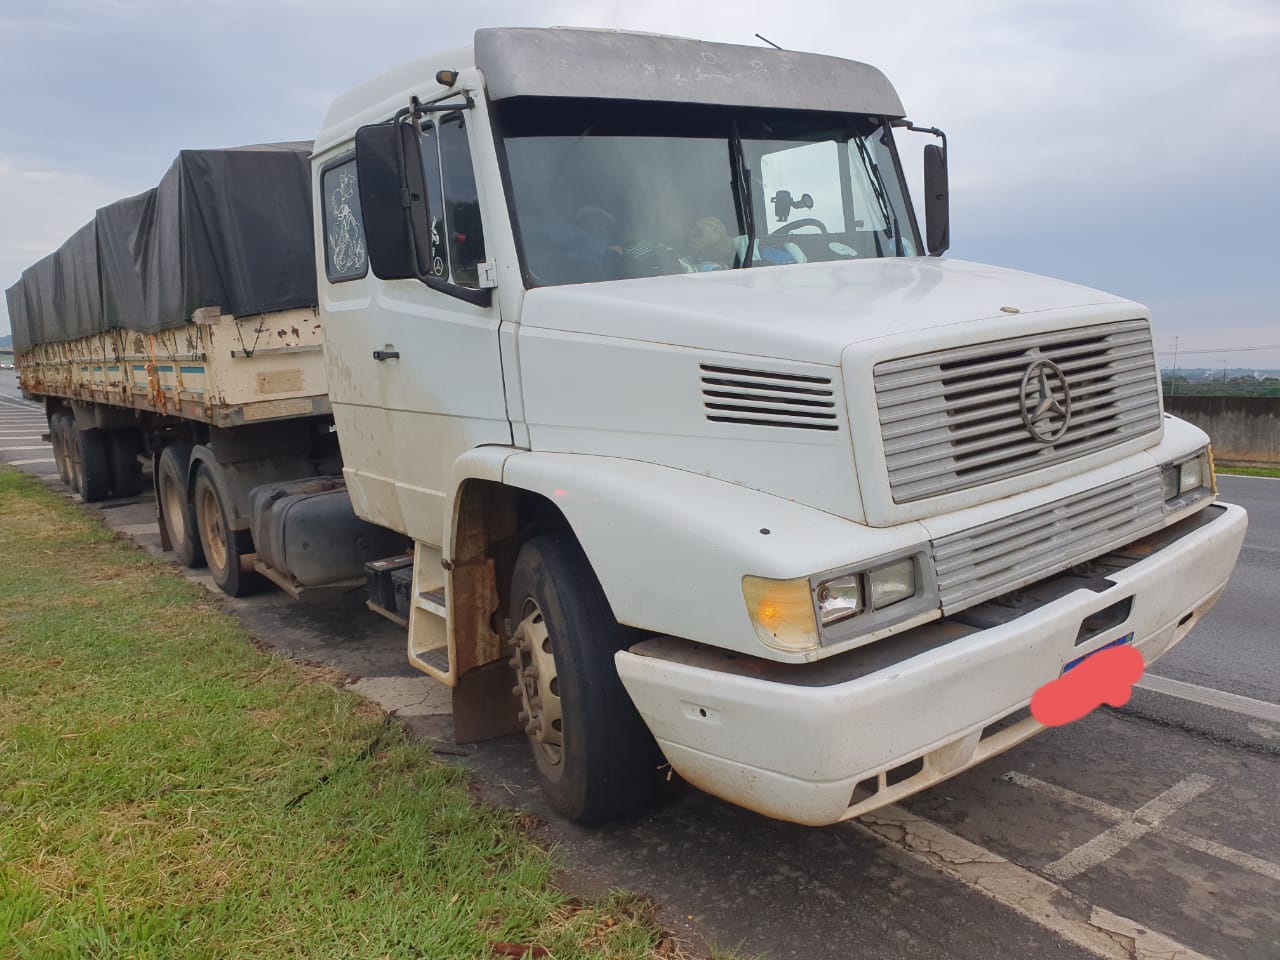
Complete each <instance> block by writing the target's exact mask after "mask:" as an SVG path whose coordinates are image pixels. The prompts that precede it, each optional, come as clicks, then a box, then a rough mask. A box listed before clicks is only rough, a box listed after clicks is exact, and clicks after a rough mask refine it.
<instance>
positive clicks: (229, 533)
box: [193, 463, 262, 597]
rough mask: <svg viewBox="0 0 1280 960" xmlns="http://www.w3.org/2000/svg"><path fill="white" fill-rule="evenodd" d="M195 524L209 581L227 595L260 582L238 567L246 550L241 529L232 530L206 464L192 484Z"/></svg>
mask: <svg viewBox="0 0 1280 960" xmlns="http://www.w3.org/2000/svg"><path fill="white" fill-rule="evenodd" d="M193 499H194V500H195V506H196V527H197V529H198V530H199V531H200V546H201V547H202V548H203V549H204V558H205V562H206V563H207V564H208V566H209V573H210V574H211V575H212V576H213V582H214V583H216V584H217V585H218V589H220V590H221V591H222V592H223V593H225V594H226V595H227V596H229V597H243V596H244V595H245V594H247V593H252V592H253V591H254V590H256V589H257V588H258V587H259V586H261V583H262V579H261V577H259V576H258V575H257V574H256V573H245V572H244V571H243V570H241V569H240V558H241V557H242V556H243V555H244V554H246V553H249V552H252V550H251V548H250V549H245V548H246V547H248V544H247V543H246V542H245V533H244V532H243V531H237V530H233V529H232V527H231V515H230V514H229V513H228V512H227V505H226V497H224V496H223V493H222V490H221V489H219V487H218V482H217V480H216V479H215V478H214V475H213V471H212V470H210V469H209V467H208V466H207V465H206V464H203V463H202V464H200V467H199V469H197V470H196V486H195V495H194V498H193Z"/></svg>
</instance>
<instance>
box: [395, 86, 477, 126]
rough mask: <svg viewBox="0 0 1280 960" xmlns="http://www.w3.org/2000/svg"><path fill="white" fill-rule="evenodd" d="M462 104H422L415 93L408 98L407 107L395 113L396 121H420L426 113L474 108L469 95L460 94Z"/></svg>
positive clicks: (448, 95)
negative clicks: (406, 118) (410, 119)
mask: <svg viewBox="0 0 1280 960" xmlns="http://www.w3.org/2000/svg"><path fill="white" fill-rule="evenodd" d="M446 96H447V97H452V96H455V94H447V95H446ZM462 97H463V100H464V102H463V103H441V102H439V101H434V100H433V101H431V102H430V103H423V102H422V101H421V100H419V99H418V95H417V94H416V93H415V94H414V95H413V96H411V97H410V98H409V106H407V107H401V108H400V109H399V110H397V111H396V119H397V120H400V119H402V118H404V117H408V116H412V117H413V119H415V120H421V119H422V117H423V116H424V115H425V114H428V113H457V112H458V111H459V110H471V109H472V108H474V107H475V105H476V101H475V98H474V97H472V96H471V94H469V93H465V92H464V93H463V94H462Z"/></svg>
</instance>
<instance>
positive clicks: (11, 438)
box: [0, 435, 40, 443]
mask: <svg viewBox="0 0 1280 960" xmlns="http://www.w3.org/2000/svg"><path fill="white" fill-rule="evenodd" d="M39 439H40V438H39V437H38V436H35V437H33V436H30V435H28V436H0V442H3V443H12V442H13V441H14V440H39Z"/></svg>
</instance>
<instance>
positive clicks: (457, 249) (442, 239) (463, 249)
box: [422, 114, 484, 289]
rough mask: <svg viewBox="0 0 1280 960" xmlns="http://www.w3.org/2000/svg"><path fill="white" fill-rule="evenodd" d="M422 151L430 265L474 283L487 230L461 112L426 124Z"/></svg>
mask: <svg viewBox="0 0 1280 960" xmlns="http://www.w3.org/2000/svg"><path fill="white" fill-rule="evenodd" d="M422 151H423V157H422V162H423V168H424V170H425V173H426V178H427V190H428V191H429V193H430V197H429V202H430V205H431V271H432V273H433V274H435V276H437V277H439V278H440V279H442V280H448V281H450V282H451V283H455V284H457V285H458V286H460V287H469V288H472V289H476V288H478V287H479V286H480V272H479V269H478V265H479V264H480V263H481V262H482V261H483V260H484V234H483V231H482V229H481V226H480V202H479V198H478V197H477V194H476V178H475V172H474V170H472V167H471V148H470V146H469V145H468V144H467V129H466V121H465V119H464V118H463V117H462V115H460V114H456V115H453V116H450V117H446V118H445V119H444V120H441V121H440V123H439V125H438V126H437V125H435V124H428V125H427V126H426V127H425V128H424V131H423V138H422Z"/></svg>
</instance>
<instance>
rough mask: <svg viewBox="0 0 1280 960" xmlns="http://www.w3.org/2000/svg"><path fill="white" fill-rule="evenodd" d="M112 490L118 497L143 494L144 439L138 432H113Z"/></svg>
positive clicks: (129, 430) (111, 444)
mask: <svg viewBox="0 0 1280 960" xmlns="http://www.w3.org/2000/svg"><path fill="white" fill-rule="evenodd" d="M110 448H111V488H112V490H114V491H115V495H116V496H117V497H136V496H137V495H138V494H140V493H141V492H142V464H140V463H139V462H138V456H139V455H140V454H141V453H142V437H141V436H139V434H138V431H137V430H131V429H124V430H112V431H111V440H110Z"/></svg>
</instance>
